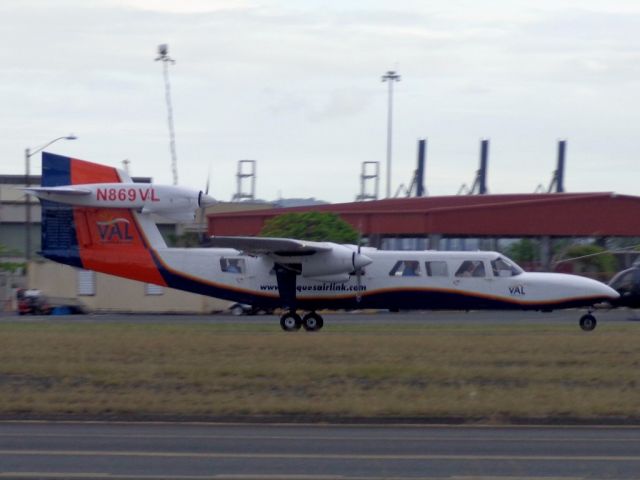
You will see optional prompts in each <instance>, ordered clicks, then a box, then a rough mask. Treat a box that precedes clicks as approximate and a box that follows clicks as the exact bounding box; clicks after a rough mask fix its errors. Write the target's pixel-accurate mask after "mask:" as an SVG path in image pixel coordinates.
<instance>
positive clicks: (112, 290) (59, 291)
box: [28, 261, 231, 314]
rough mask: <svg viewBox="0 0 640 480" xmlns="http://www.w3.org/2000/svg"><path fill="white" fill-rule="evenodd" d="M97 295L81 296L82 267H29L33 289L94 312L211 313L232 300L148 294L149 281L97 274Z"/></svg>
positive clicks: (41, 264)
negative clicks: (79, 304)
mask: <svg viewBox="0 0 640 480" xmlns="http://www.w3.org/2000/svg"><path fill="white" fill-rule="evenodd" d="M95 275H96V282H95V285H96V288H95V295H78V269H76V268H73V267H70V266H67V265H62V264H58V263H54V262H49V261H34V262H31V263H30V264H29V267H28V285H29V288H34V289H38V290H41V291H42V292H43V293H44V294H46V295H47V296H50V297H59V298H70V299H78V300H79V301H80V302H82V303H83V304H84V305H85V306H86V307H87V308H88V309H89V310H90V311H92V312H140V313H159V312H162V313H205V314H206V313H211V312H216V311H223V310H226V309H227V308H228V307H229V305H230V304H231V302H228V301H226V300H220V299H218V298H212V297H205V296H202V295H196V294H193V293H189V292H183V291H180V290H174V289H171V288H166V287H164V288H162V295H147V294H146V293H145V284H144V283H142V282H137V281H134V280H127V279H124V278H119V277H114V276H112V275H106V274H101V273H96V274H95Z"/></svg>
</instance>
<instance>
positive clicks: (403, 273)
mask: <svg viewBox="0 0 640 480" xmlns="http://www.w3.org/2000/svg"><path fill="white" fill-rule="evenodd" d="M389 276H391V277H419V276H420V262H418V261H417V260H398V261H397V262H396V264H395V265H394V266H393V268H392V269H391V271H390V272H389Z"/></svg>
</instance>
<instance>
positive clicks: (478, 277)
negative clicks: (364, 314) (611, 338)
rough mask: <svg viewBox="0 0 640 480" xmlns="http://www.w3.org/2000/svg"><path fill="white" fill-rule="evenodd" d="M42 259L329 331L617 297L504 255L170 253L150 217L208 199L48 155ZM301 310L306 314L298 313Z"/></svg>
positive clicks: (283, 244) (300, 249)
mask: <svg viewBox="0 0 640 480" xmlns="http://www.w3.org/2000/svg"><path fill="white" fill-rule="evenodd" d="M42 164H43V174H42V186H41V187H31V188H26V189H25V190H26V191H27V192H29V193H31V194H33V195H35V196H37V197H38V198H40V200H41V202H42V252H41V254H42V255H43V256H45V257H47V258H50V259H52V260H55V261H57V262H61V263H65V264H68V265H73V266H76V267H80V268H85V269H88V270H95V271H98V272H104V273H108V274H112V275H116V276H120V277H125V278H130V279H133V280H139V281H142V282H147V283H153V284H157V285H162V286H166V287H170V288H176V289H179V290H186V291H190V292H194V293H199V294H202V295H209V296H213V297H217V298H222V299H227V300H231V301H234V302H240V303H245V304H250V305H254V306H260V307H263V308H278V307H279V308H283V309H285V310H286V313H284V314H283V315H282V316H281V318H280V325H281V326H282V328H283V330H285V331H289V332H290V331H296V330H299V329H300V328H301V327H304V329H305V330H307V331H316V330H319V329H321V328H322V326H323V323H324V322H323V318H322V317H321V316H320V315H319V314H318V313H317V310H320V309H359V308H374V309H391V310H395V309H402V310H409V309H418V310H434V309H453V310H477V309H492V310H542V311H550V310H555V309H562V308H575V307H587V308H588V313H587V314H585V315H583V316H582V317H581V318H580V326H581V328H582V329H583V330H593V329H594V328H595V327H596V319H595V317H594V316H593V315H592V311H593V307H594V305H596V304H598V303H602V302H610V303H613V302H614V301H615V300H616V299H617V298H618V297H619V294H618V293H617V292H616V291H615V290H613V289H612V288H610V287H608V286H607V285H605V284H603V283H600V282H597V281H595V280H591V279H588V278H584V277H579V276H575V275H566V274H559V273H529V272H524V271H523V270H522V269H521V268H520V267H518V266H517V265H516V264H515V263H514V262H513V261H511V260H509V259H508V258H506V257H505V256H503V255H501V254H500V253H497V252H488V251H477V252H443V251H383V250H377V249H375V248H368V247H362V248H361V247H358V246H355V245H339V244H336V243H331V242H310V241H302V240H295V239H286V238H259V237H212V238H211V244H212V245H213V247H216V248H169V247H167V245H166V243H165V241H164V240H163V238H162V236H161V235H160V232H159V231H158V228H157V226H156V224H155V223H154V221H153V220H152V219H151V214H152V213H157V214H160V215H164V216H168V217H169V218H173V219H178V220H185V219H193V218H194V212H195V211H196V210H197V209H198V208H201V207H203V206H206V205H209V204H211V203H213V202H214V200H213V199H212V198H211V197H209V196H208V195H206V194H204V193H203V192H198V191H195V190H190V189H185V188H182V187H174V186H157V185H154V184H140V183H134V182H132V180H131V178H130V177H129V176H128V174H127V173H126V172H124V171H122V170H120V169H117V168H112V167H106V166H103V165H98V164H95V163H90V162H85V161H82V160H77V159H72V158H69V157H63V156H59V155H53V154H49V153H43V158H42ZM299 310H301V311H306V312H307V313H306V314H304V316H302V317H301V316H300V315H299V314H298V313H297V311H299Z"/></svg>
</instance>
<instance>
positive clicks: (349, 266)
mask: <svg viewBox="0 0 640 480" xmlns="http://www.w3.org/2000/svg"><path fill="white" fill-rule="evenodd" d="M371 261H372V260H371V259H370V258H369V257H367V256H366V255H362V254H361V253H359V252H358V251H357V250H356V249H355V248H350V247H347V246H345V245H336V246H335V248H333V249H332V250H331V251H329V252H321V253H317V254H315V255H310V256H308V257H302V261H301V263H302V276H303V277H305V278H316V277H326V278H333V279H334V280H332V281H335V278H338V277H339V278H342V279H344V277H345V275H349V273H351V272H353V271H354V270H357V269H361V268H363V267H365V266H367V265H369V264H370V263H371ZM319 279H320V278H319ZM342 281H346V280H342Z"/></svg>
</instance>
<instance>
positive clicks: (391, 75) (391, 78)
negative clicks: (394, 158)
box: [382, 70, 400, 198]
mask: <svg viewBox="0 0 640 480" xmlns="http://www.w3.org/2000/svg"><path fill="white" fill-rule="evenodd" d="M382 81H383V82H388V83H389V105H388V110H387V198H391V131H392V126H393V84H394V82H399V81H400V75H398V74H397V73H396V72H395V71H393V70H389V71H388V72H387V73H385V74H384V75H383V76H382Z"/></svg>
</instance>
